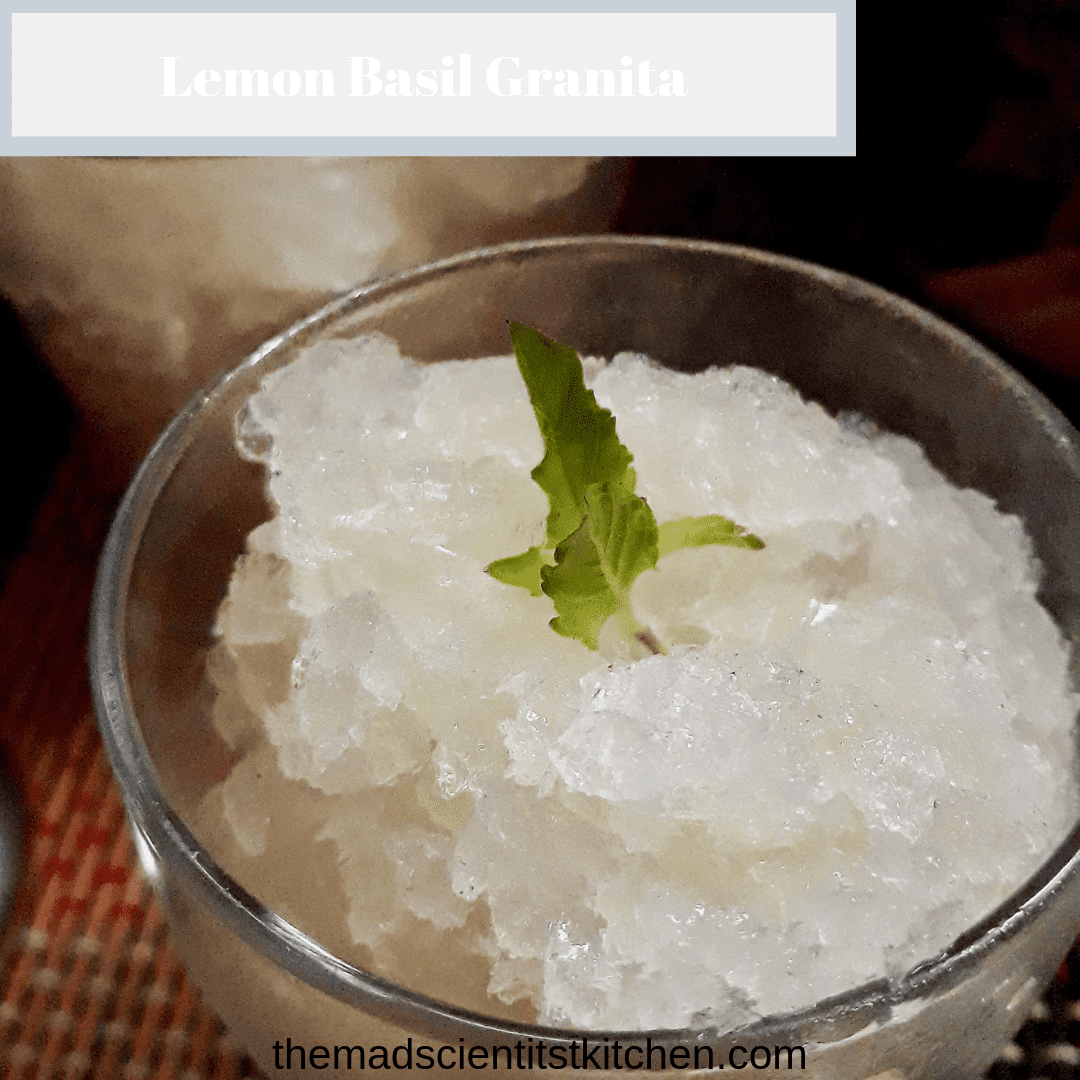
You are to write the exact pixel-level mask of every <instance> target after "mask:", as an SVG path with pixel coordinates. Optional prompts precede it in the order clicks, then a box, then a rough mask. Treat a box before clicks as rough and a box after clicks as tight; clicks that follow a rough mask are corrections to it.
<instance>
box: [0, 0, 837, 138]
mask: <svg viewBox="0 0 1080 1080" xmlns="http://www.w3.org/2000/svg"><path fill="white" fill-rule="evenodd" d="M855 5H856V0H831V2H829V3H825V4H822V3H813V2H812V0H778V2H776V3H762V2H760V0H758V2H750V3H742V4H739V3H704V2H698V3H694V2H693V0H689V2H688V0H683V2H682V3H681V4H680V5H679V8H678V10H679V11H680V12H700V11H717V12H730V11H770V12H772V11H777V12H779V11H783V12H790V11H794V12H800V11H810V12H816V11H822V10H830V11H832V10H835V12H836V16H837V26H836V51H837V73H836V79H837V87H836V89H837V97H836V131H837V134H836V136H835V137H809V136H808V137H785V136H762V137H760V138H755V137H744V136H740V137H730V138H716V137H708V136H702V137H701V138H692V137H691V138H687V137H682V136H680V137H671V138H665V137H649V138H644V137H643V138H640V139H636V138H623V137H596V138H593V137H586V136H567V137H565V138H560V137H529V136H521V137H514V138H504V137H498V136H491V137H476V138H451V137H420V136H416V137H410V136H402V137H400V138H390V137H377V138H375V137H373V138H356V137H354V136H340V137H312V138H305V137H300V136H296V137H293V136H283V137H281V138H270V137H263V136H251V137H240V138H237V137H232V136H205V137H202V136H188V137H162V138H142V137H135V136H132V137H120V136H117V137H85V138H79V137H35V136H20V137H18V138H14V137H13V136H12V135H11V120H10V118H11V14H12V12H13V11H15V10H16V7H15V4H14V3H9V5H7V6H6V7H5V10H4V13H3V18H2V19H0V55H2V56H3V57H4V59H5V62H6V64H7V77H6V78H4V79H3V80H0V114H2V115H4V116H6V117H7V118H8V119H7V121H6V123H5V124H4V129H5V130H3V132H2V133H0V154H2V155H8V156H13V157H23V156H65V155H72V156H91V155H97V156H102V157H129V156H130V157H134V156H147V157H156V156H169V155H181V156H193V157H213V156H216V155H230V154H235V155H239V156H242V157H248V156H259V155H267V156H284V157H297V156H303V155H307V154H312V155H324V154H325V155H341V156H357V155H374V156H393V155H399V154H402V155H404V154H416V155H424V156H432V157H445V156H450V155H457V154H469V155H476V156H479V157H490V156H494V155H507V156H518V155H537V156H541V157H556V156H561V155H576V154H602V155H605V156H620V157H621V156H642V157H658V156H663V155H668V154H672V155H687V156H696V157H709V156H715V157H854V156H855V121H856V107H855V90H856V80H855V75H856V56H855V45H856V38H855V32H856V25H855V24H856V18H855ZM30 6H31V5H29V4H25V3H23V4H19V5H18V7H19V8H21V9H22V10H26V9H27V8H29V7H30ZM208 6H209V5H207V4H206V3H205V2H203V3H199V2H198V0H179V2H175V3H159V4H158V5H156V10H161V11H177V12H205V11H206V10H207V8H208ZM506 6H507V5H505V4H503V5H496V4H495V3H493V2H491V0H480V2H477V0H470V2H469V3H467V4H460V3H459V4H455V3H453V2H452V0H417V2H415V3H410V4H409V7H410V9H411V10H414V11H460V10H462V9H463V8H465V7H468V9H469V10H470V11H474V12H475V11H481V12H483V11H500V10H503V9H504V8H505V7H506ZM653 6H655V5H653ZM49 7H50V10H52V11H56V12H73V11H75V12H86V11H90V12H93V11H100V10H102V6H101V5H100V4H93V3H88V2H86V0H83V2H76V0H67V2H64V0H61V2H59V3H55V4H51V5H49ZM148 7H151V5H148V4H145V3H144V4H140V5H135V4H132V3H124V2H120V3H114V4H111V5H110V6H109V10H110V11H112V12H124V11H143V10H146V9H147V8H148ZM275 9H276V10H280V11H288V10H290V7H289V5H287V4H285V3H284V2H283V0H268V2H267V3H262V4H260V3H257V0H238V2H234V3H231V4H229V5H228V6H227V8H224V10H228V11H230V12H264V11H269V10H275ZM650 9H651V8H650V5H649V4H648V3H646V2H645V0H626V2H619V0H593V2H592V3H590V4H589V6H588V10H590V11H601V12H620V11H648V10H650ZM318 10H319V12H320V13H321V12H336V11H345V12H355V11H385V10H387V4H386V3H385V0H384V2H383V3H377V2H376V3H373V2H368V3H355V4H349V3H346V2H345V0H330V2H324V3H321V4H320V5H319V9H318ZM523 10H528V11H541V12H566V11H577V10H580V9H577V8H571V7H569V6H568V5H567V4H566V2H565V0H534V2H530V3H529V4H528V5H527V6H523Z"/></svg>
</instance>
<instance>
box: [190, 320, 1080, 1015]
mask: <svg viewBox="0 0 1080 1080" xmlns="http://www.w3.org/2000/svg"><path fill="white" fill-rule="evenodd" d="M717 359H718V361H722V357H718V358H717ZM585 373H586V382H587V383H588V384H589V385H590V386H591V388H592V389H593V390H594V392H595V394H596V397H597V400H598V401H599V402H600V404H601V405H603V406H605V407H607V408H609V409H611V410H612V412H613V413H614V415H615V418H616V423H617V426H618V432H619V436H620V438H621V440H622V442H623V443H624V444H625V445H626V446H627V447H628V448H629V449H630V450H631V452H632V453H633V455H634V467H635V469H636V470H637V477H638V479H637V491H638V493H639V494H640V495H642V496H643V497H645V498H646V499H647V501H648V502H649V504H650V506H651V507H652V509H653V511H654V513H655V515H656V518H657V520H659V521H666V520H674V519H679V518H682V517H687V516H691V515H704V514H721V515H724V516H726V517H729V518H732V519H734V520H735V521H737V522H739V524H740V525H742V526H744V527H745V528H747V529H748V530H750V531H752V532H753V533H754V534H756V535H757V536H760V537H761V538H762V539H763V540H764V541H765V545H766V546H765V548H764V550H762V551H745V550H737V549H732V548H724V547H703V548H694V549H688V550H683V551H678V552H675V553H673V554H671V555H669V556H666V557H665V558H663V559H661V561H660V562H659V564H658V565H657V568H656V569H655V570H652V571H647V572H645V573H644V574H642V575H641V576H640V577H639V578H638V579H637V580H636V582H635V583H634V586H633V593H632V602H633V606H634V610H635V615H636V617H637V619H638V620H639V621H640V622H641V623H642V624H644V625H647V626H648V627H649V628H650V629H651V630H652V632H653V633H654V634H655V635H656V637H657V638H658V639H659V640H660V641H661V642H662V643H663V644H664V646H665V647H666V649H667V654H666V655H655V656H654V655H642V654H641V653H639V652H636V651H634V650H635V646H634V645H633V643H630V644H627V643H625V642H623V641H621V640H620V639H619V637H618V635H616V634H606V633H604V634H602V635H601V642H600V649H599V650H598V651H590V650H589V649H587V648H586V647H585V646H584V645H583V644H581V643H580V642H579V641H577V640H573V639H568V638H564V637H561V636H559V635H558V634H556V633H554V632H553V631H552V630H551V629H550V627H549V626H548V622H549V620H550V619H551V618H552V617H553V615H554V609H553V607H552V604H551V601H550V600H549V598H548V597H546V596H540V597H533V596H531V595H529V594H528V593H527V592H526V591H525V590H523V589H519V588H514V587H512V586H508V585H505V584H502V583H500V582H499V581H496V580H495V579H494V578H492V577H491V576H490V575H488V574H487V573H486V572H485V567H486V566H487V565H488V564H489V563H490V562H492V561H493V560H495V559H498V558H502V557H505V556H507V555H513V554H515V553H517V552H519V551H522V550H523V549H525V548H526V547H528V546H530V545H532V544H536V543H540V542H541V541H542V539H543V535H544V523H545V520H546V516H547V510H548V507H547V502H546V499H545V497H544V495H543V493H542V491H541V490H540V489H539V488H538V487H537V485H536V484H535V483H534V482H533V481H532V480H531V478H530V475H529V473H530V470H531V469H532V467H533V466H534V465H535V464H536V463H537V462H538V461H539V460H540V457H541V456H542V454H543V444H542V441H541V438H540V434H539V431H538V429H537V425H536V421H535V418H534V416H533V412H532V408H531V406H530V403H529V400H528V395H527V392H526V389H525V386H524V383H523V382H522V380H521V378H520V375H519V373H518V370H517V367H516V364H515V362H514V359H513V357H510V356H506V357H497V358H486V359H479V360H467V361H453V362H444V363H438V364H417V363H414V362H413V361H411V360H409V359H407V358H402V357H401V356H400V355H399V353H398V350H397V348H396V346H395V345H394V344H393V343H392V342H391V341H389V340H387V339H385V338H382V337H380V336H377V335H375V336H368V337H364V338H362V339H358V340H355V341H325V342H322V343H319V344H317V345H315V346H313V347H311V348H310V349H308V350H306V351H304V352H303V353H302V354H301V355H300V356H299V358H298V359H297V360H295V361H294V362H293V363H292V364H290V365H288V366H287V367H284V368H282V369H280V370H278V371H276V372H273V373H272V374H270V375H268V376H267V377H266V378H265V379H264V381H263V384H262V388H261V390H260V391H259V392H258V393H256V394H255V395H254V396H253V397H252V398H251V400H250V401H249V402H248V404H247V406H246V407H245V409H244V411H243V413H242V415H241V416H240V417H239V418H238V421H237V439H238V445H239V447H240V448H241V452H242V453H244V454H245V455H246V456H247V457H249V458H250V459H252V460H255V461H258V462H261V463H263V464H264V465H265V467H266V470H267V477H268V479H267V484H268V494H269V497H270V501H271V503H272V506H273V508H274V511H275V513H274V516H273V517H272V518H271V519H270V520H268V521H266V522H265V523H263V524H262V525H260V526H258V527H257V528H256V529H255V530H254V531H253V532H252V533H251V535H250V536H249V538H248V543H247V549H246V553H245V554H244V556H243V557H242V558H241V559H240V560H239V563H238V565H237V567H236V570H235V573H234V575H233V578H232V581H231V584H230V586H229V591H228V595H227V597H226V599H225V600H224V602H223V603H222V605H221V608H220V611H219V614H218V622H217V633H218V638H217V641H216V644H215V646H214V648H213V649H212V651H211V654H210V658H209V675H210V679H211V681H212V683H213V685H214V687H215V689H216V692H217V693H216V699H215V706H214V721H215V724H216V726H217V729H218V731H219V732H220V734H221V736H222V738H223V739H224V740H225V741H226V743H228V745H229V746H230V747H232V748H233V750H234V753H235V764H234V765H233V767H232V771H231V772H230V774H229V775H228V777H227V778H226V779H225V780H224V782H223V783H221V784H219V785H218V786H216V787H215V788H214V789H213V790H212V791H211V792H210V793H209V795H207V796H206V798H205V799H204V801H203V803H202V805H201V807H200V810H199V815H198V822H197V825H198V829H199V831H200V835H201V837H202V839H203V840H204V842H205V843H207V844H208V846H209V847H210V850H211V851H212V852H214V854H215V857H216V858H218V859H219V861H220V862H221V863H222V865H223V866H224V867H225V868H226V869H227V870H228V871H229V872H230V873H232V874H233V876H234V877H236V878H237V880H239V881H240V882H241V883H242V884H244V885H245V886H246V887H247V888H249V889H250V890H251V891H253V892H254V893H255V894H256V895H257V896H258V897H259V898H260V900H262V901H263V902H264V903H266V904H268V905H269V906H271V907H273V908H274V910H276V911H277V912H278V913H279V914H281V915H282V916H283V917H285V918H288V919H290V920H291V921H293V922H294V923H296V924H297V925H298V926H300V927H301V928H302V929H304V930H306V931H307V932H309V933H312V934H314V935H315V936H316V937H317V938H319V940H320V941H322V942H323V943H324V944H325V945H326V946H327V947H328V948H331V949H333V950H334V951H335V952H336V953H337V954H338V955H339V956H341V957H342V958H344V959H347V960H349V961H350V962H352V963H355V964H358V965H359V966H362V967H365V968H367V969H369V970H373V971H375V972H377V973H378V974H380V975H383V976H385V977H387V978H390V979H393V980H394V981H396V982H398V983H400V984H402V985H405V986H408V987H410V988H411V989H414V990H418V991H420V992H422V993H426V994H429V995H431V996H433V997H436V998H440V999H442V1000H447V1001H450V1002H451V1003H453V1004H455V1005H459V1006H463V1007H468V1008H473V1009H477V1010H480V1011H483V1012H487V1013H494V1014H496V1015H501V1016H506V1017H511V1018H519V1019H521V1018H524V1019H531V1020H537V1021H539V1022H543V1023H548V1024H557V1025H566V1026H573V1027H577V1028H606V1029H613V1028H614V1029H638V1030H641V1029H653V1028H666V1027H686V1026H710V1025H733V1024H739V1023H745V1022H748V1021H751V1020H753V1019H755V1018H757V1017H760V1016H764V1015H767V1014H775V1013H780V1012H786V1011H790V1010H794V1009H799V1008H804V1007H807V1006H810V1005H812V1004H813V1003H814V1002H816V1001H818V1000H820V999H822V998H824V997H827V996H831V995H833V994H837V993H840V992H842V991H845V990H848V989H851V988H853V987H855V986H857V985H859V984H861V983H864V982H866V981H868V980H870V979H874V978H880V977H883V976H899V975H901V974H902V973H903V972H905V971H907V970H908V969H910V968H911V967H912V966H914V965H915V964H917V963H919V962H920V961H924V960H926V959H929V958H930V957H932V956H934V955H935V954H936V953H938V952H939V951H940V950H941V949H943V948H944V947H945V946H947V945H948V944H949V943H950V942H951V941H952V940H953V939H954V938H956V937H957V936H958V935H959V934H960V933H961V932H963V931H964V930H965V929H967V928H968V927H970V926H971V925H972V924H973V923H975V922H976V921H977V920H979V919H980V918H982V917H983V916H985V915H986V914H988V913H989V912H990V911H991V910H992V909H993V908H994V907H995V906H996V905H997V904H998V903H1000V902H1001V901H1003V900H1004V899H1005V898H1006V897H1008V896H1009V895H1010V894H1011V893H1012V892H1014V891H1015V890H1016V889H1017V888H1018V887H1019V886H1020V885H1021V884H1022V883H1023V882H1024V881H1025V880H1026V878H1028V877H1029V876H1030V875H1031V874H1032V873H1033V872H1034V871H1035V870H1036V869H1037V868H1038V866H1039V865H1040V864H1041V863H1042V862H1043V861H1044V860H1045V859H1046V858H1047V856H1048V855H1049V854H1050V852H1051V851H1052V850H1053V848H1054V847H1055V846H1056V845H1057V844H1058V843H1059V842H1060V841H1061V840H1062V839H1063V837H1064V836H1065V834H1066V832H1067V831H1068V829H1069V827H1070V826H1071V824H1072V823H1073V822H1074V821H1075V820H1076V818H1077V815H1078V811H1080V799H1078V790H1077V776H1076V760H1075V749H1074V719H1075V716H1076V713H1077V708H1078V704H1080V702H1078V697H1077V695H1076V694H1075V693H1074V692H1073V691H1072V688H1071V683H1070V680H1069V674H1068V659H1069V657H1068V650H1067V648H1066V645H1065V643H1064V642H1063V640H1062V637H1061V634H1060V632H1059V630H1058V628H1057V627H1056V625H1055V624H1054V622H1053V621H1052V620H1051V618H1050V616H1049V615H1048V614H1047V612H1046V611H1045V610H1044V609H1043V608H1042V607H1041V606H1040V604H1039V603H1038V601H1037V599H1036V592H1037V588H1038V576H1039V566H1038V564H1037V562H1036V561H1035V559H1034V557H1033V554H1032V549H1031V544H1030V542H1029V540H1028V538H1027V537H1026V535H1025V533H1024V529H1023V526H1022V523H1021V522H1020V520H1019V519H1018V518H1017V517H1015V516H1010V515H1007V514H1003V513H1001V512H999V511H998V510H997V509H996V508H995V506H994V504H993V502H992V501H991V500H990V499H989V498H988V497H986V496H985V495H982V494H980V493H979V492H977V491H973V490H960V489H958V488H956V487H955V486H953V485H952V484H951V483H950V482H949V481H947V480H946V479H945V478H944V477H943V476H942V475H941V474H939V473H938V472H937V471H936V470H935V469H934V468H933V467H932V466H931V465H930V464H929V463H928V461H927V459H926V457H925V455H924V454H923V452H922V450H921V449H920V448H919V447H918V446H917V445H916V444H915V443H913V442H912V441H910V440H909V439H906V438H902V437H899V436H896V435H892V434H888V433H886V432H882V431H879V430H877V429H876V428H874V427H873V426H872V425H870V424H869V423H867V422H866V421H864V420H861V419H859V418H857V417H840V418H834V417H832V416H830V415H829V414H828V413H826V412H825V411H824V410H823V409H822V408H821V407H820V406H818V405H815V404H812V403H807V402H804V401H803V400H802V399H801V398H800V397H799V395H798V394H797V393H796V392H795V391H794V390H793V389H792V388H791V387H789V386H788V385H786V384H785V383H783V382H782V381H780V380H778V379H777V378H775V377H773V376H771V375H767V374H765V373H763V372H761V371H758V370H754V369H749V368H744V367H735V368H719V367H717V368H712V369H710V370H708V371H706V372H703V373H700V374H694V375H690V374H684V373H680V372H675V371H671V370H668V369H664V368H661V367H659V366H657V365H655V364H653V363H652V362H650V361H649V360H648V359H646V358H645V357H642V356H638V355H631V354H622V355H619V356H616V357H614V358H613V359H612V360H611V361H610V362H607V363H605V362H603V361H600V360H587V361H586V362H585Z"/></svg>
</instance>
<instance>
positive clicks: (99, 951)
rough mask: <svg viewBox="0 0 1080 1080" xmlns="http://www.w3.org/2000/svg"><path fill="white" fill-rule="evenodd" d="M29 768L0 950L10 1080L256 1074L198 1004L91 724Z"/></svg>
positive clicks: (3, 1058)
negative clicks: (15, 879) (17, 863)
mask: <svg viewBox="0 0 1080 1080" xmlns="http://www.w3.org/2000/svg"><path fill="white" fill-rule="evenodd" d="M62 749H63V752H64V758H65V760H62V761H57V760H55V758H54V755H52V754H47V755H46V756H44V757H43V758H42V759H41V760H40V761H39V762H38V763H37V765H36V766H35V769H34V771H33V773H32V774H31V777H30V784H29V790H28V791H27V793H26V794H27V796H28V797H27V799H26V800H25V801H26V802H27V803H28V804H29V807H30V808H33V807H40V808H41V809H40V810H39V811H38V812H37V813H34V812H33V811H32V809H31V810H29V811H28V819H27V820H26V821H25V822H24V829H25V830H26V832H27V834H28V844H27V848H26V851H27V856H26V858H27V865H26V866H24V869H23V879H22V882H21V884H20V886H19V891H18V895H17V897H16V900H15V907H14V910H13V912H12V917H11V919H10V921H9V924H8V926H7V929H6V932H5V934H4V937H3V940H2V943H0V973H3V977H4V979H5V982H6V985H5V987H4V993H3V1003H2V1004H0V1072H2V1073H3V1074H4V1075H6V1076H10V1077H11V1078H12V1080H23V1078H25V1080H31V1078H32V1080H52V1078H54V1077H55V1078H57V1080H59V1078H64V1080H76V1078H82V1077H95V1078H99V1080H112V1078H114V1077H115V1078H117V1080H120V1078H123V1080H139V1078H142V1077H147V1078H154V1080H174V1078H175V1080H202V1078H204V1077H205V1078H208V1080H209V1078H214V1080H231V1078H233V1077H241V1076H257V1075H258V1073H257V1071H256V1069H255V1066H254V1064H253V1063H252V1062H251V1061H250V1059H248V1058H247V1057H245V1056H244V1055H243V1054H242V1053H240V1052H238V1051H237V1050H236V1048H234V1047H233V1046H231V1045H230V1043H229V1040H228V1038H227V1036H225V1034H224V1030H223V1028H222V1025H221V1024H220V1022H219V1021H218V1020H217V1018H216V1017H215V1016H214V1015H213V1014H212V1013H211V1012H209V1011H208V1010H207V1009H206V1008H205V1007H204V1006H203V1004H202V1001H201V999H200V995H199V992H198V990H196V989H195V988H194V987H193V986H192V984H191V983H190V982H189V981H188V978H187V975H186V974H185V972H184V969H183V967H182V965H181V963H180V961H179V959H178V957H177V955H176V952H175V951H174V949H173V947H172V944H171V942H170V940H169V934H168V930H167V929H166V927H165V924H164V922H163V921H162V915H161V909H160V907H159V906H158V904H157V901H156V898H155V897H154V895H153V892H152V890H151V889H150V887H149V886H148V885H147V883H146V881H145V880H144V879H143V876H142V874H141V872H140V870H139V868H138V862H137V859H136V857H135V853H134V849H133V847H132V842H131V835H130V833H129V832H128V828H127V824H126V822H125V820H124V811H123V804H122V802H121V798H120V791H119V788H118V787H117V785H116V782H115V781H114V780H113V778H112V774H111V772H110V769H109V764H108V761H107V759H106V757H105V752H104V749H103V747H102V745H101V741H100V738H99V737H98V734H97V729H96V728H95V727H94V724H93V721H92V720H91V719H90V718H89V717H87V718H85V719H84V720H83V721H82V722H81V723H79V724H78V725H77V726H76V728H75V730H74V731H73V733H72V737H71V739H70V740H67V741H66V743H65V744H64V746H63V748H62Z"/></svg>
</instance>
